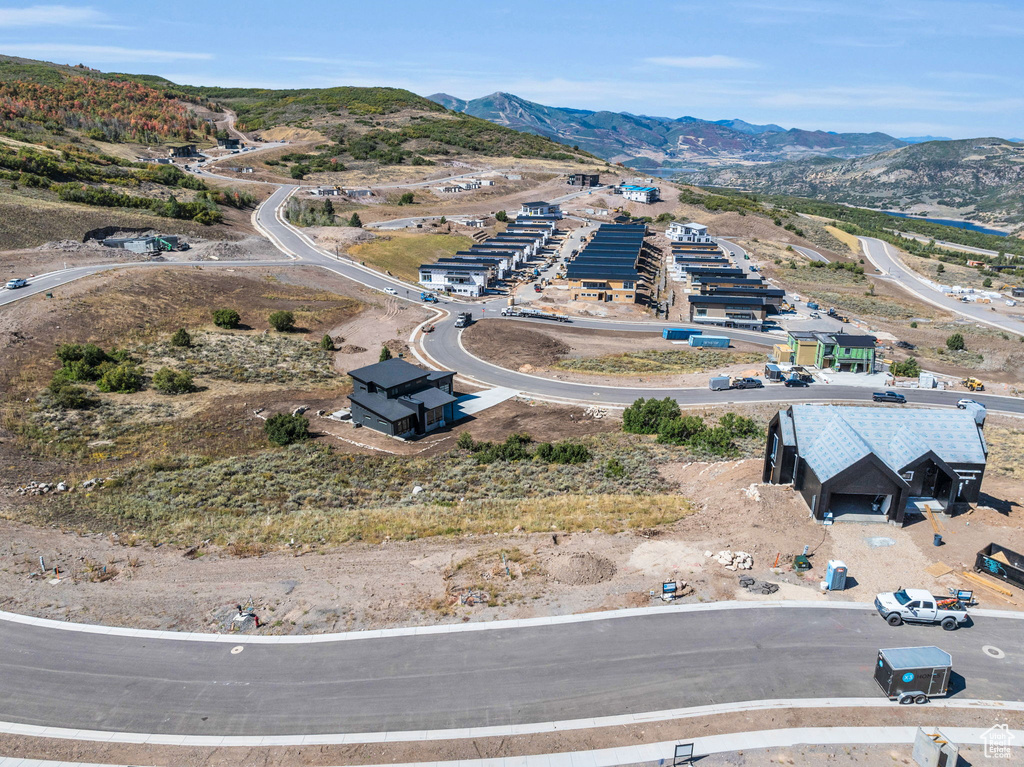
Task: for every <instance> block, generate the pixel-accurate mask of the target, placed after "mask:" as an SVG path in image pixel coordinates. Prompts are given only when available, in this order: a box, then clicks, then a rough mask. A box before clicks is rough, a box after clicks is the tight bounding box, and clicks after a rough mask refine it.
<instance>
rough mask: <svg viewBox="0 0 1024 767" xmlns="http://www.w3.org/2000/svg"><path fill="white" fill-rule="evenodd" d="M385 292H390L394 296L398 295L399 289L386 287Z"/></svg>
mask: <svg viewBox="0 0 1024 767" xmlns="http://www.w3.org/2000/svg"><path fill="white" fill-rule="evenodd" d="M384 292H385V293H389V294H391V295H393V296H397V295H398V291H397V290H395V289H394V288H384Z"/></svg>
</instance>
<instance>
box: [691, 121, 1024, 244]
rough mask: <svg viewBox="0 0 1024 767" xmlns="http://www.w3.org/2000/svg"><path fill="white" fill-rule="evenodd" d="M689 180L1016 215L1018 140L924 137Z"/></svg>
mask: <svg viewBox="0 0 1024 767" xmlns="http://www.w3.org/2000/svg"><path fill="white" fill-rule="evenodd" d="M692 180H693V181H694V182H695V183H698V184H705V185H711V186H731V187H739V188H742V189H748V190H751V191H756V192H769V193H773V194H787V195H793V196H797V197H814V198H818V199H822V200H829V201H832V202H845V203H849V204H851V205H859V206H863V207H869V208H884V209H888V210H910V211H912V212H915V213H925V214H935V213H938V214H942V215H958V216H963V217H968V218H971V219H974V220H978V221H986V222H990V223H1003V224H1007V223H1010V224H1012V223H1020V222H1024V144H1018V143H1013V142H1011V141H1006V140H1004V139H998V138H983V139H966V140H960V141H930V142H926V143H922V144H913V145H911V146H906V147H902V148H900V149H896V150H893V151H889V152H882V153H880V154H874V155H870V156H868V157H860V158H857V159H852V160H833V159H827V158H819V159H815V160H805V161H800V162H783V163H774V164H770V165H762V166H758V167H749V166H748V167H733V168H722V169H717V170H709V171H704V172H701V173H698V174H696V176H695V177H694V178H693V179H692Z"/></svg>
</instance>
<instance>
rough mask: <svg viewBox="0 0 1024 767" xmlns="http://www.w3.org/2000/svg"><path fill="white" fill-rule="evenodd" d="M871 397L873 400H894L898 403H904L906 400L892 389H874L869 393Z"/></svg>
mask: <svg viewBox="0 0 1024 767" xmlns="http://www.w3.org/2000/svg"><path fill="white" fill-rule="evenodd" d="M871 399H872V400H874V401H875V402H896V403H898V404H900V405H905V404H906V402H907V398H906V397H904V396H903V395H902V394H900V393H899V392H894V391H876V392H875V393H874V394H872V395H871Z"/></svg>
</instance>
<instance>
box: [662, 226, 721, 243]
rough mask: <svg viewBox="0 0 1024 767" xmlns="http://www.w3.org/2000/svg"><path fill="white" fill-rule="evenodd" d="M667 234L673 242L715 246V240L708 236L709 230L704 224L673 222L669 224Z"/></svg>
mask: <svg viewBox="0 0 1024 767" xmlns="http://www.w3.org/2000/svg"><path fill="white" fill-rule="evenodd" d="M665 234H666V235H667V236H668V238H669V239H670V240H671V241H672V242H693V243H701V244H709V245H711V244H714V242H715V241H714V240H713V239H712V238H711V236H710V235H709V234H708V228H707V227H706V226H704V224H695V223H689V224H681V223H679V222H678V221H673V222H672V223H671V224H669V226H668V229H667V230H666V231H665Z"/></svg>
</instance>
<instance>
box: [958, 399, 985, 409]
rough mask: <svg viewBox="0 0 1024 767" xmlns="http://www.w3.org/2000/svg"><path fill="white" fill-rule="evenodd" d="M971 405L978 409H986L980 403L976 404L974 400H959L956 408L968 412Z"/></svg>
mask: <svg viewBox="0 0 1024 767" xmlns="http://www.w3.org/2000/svg"><path fill="white" fill-rule="evenodd" d="M971 405H977V406H978V407H985V406H984V405H982V404H981V403H980V402H976V401H975V400H973V399H959V400H957V401H956V406H957V407H958V408H960V409H961V410H966V409H967V408H968V407H970V406H971Z"/></svg>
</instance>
